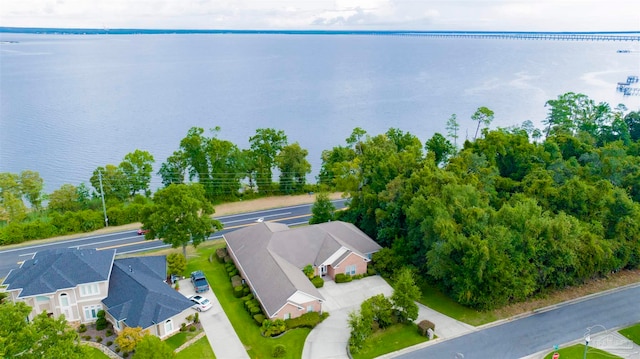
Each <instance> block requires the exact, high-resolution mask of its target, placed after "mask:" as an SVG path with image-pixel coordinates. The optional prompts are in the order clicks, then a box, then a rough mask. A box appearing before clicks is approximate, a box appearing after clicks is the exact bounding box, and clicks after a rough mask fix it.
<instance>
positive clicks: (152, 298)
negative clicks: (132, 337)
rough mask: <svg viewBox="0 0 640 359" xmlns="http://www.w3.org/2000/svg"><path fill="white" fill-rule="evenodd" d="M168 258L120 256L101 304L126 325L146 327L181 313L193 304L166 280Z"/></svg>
mask: <svg viewBox="0 0 640 359" xmlns="http://www.w3.org/2000/svg"><path fill="white" fill-rule="evenodd" d="M166 265H167V264H166V257H165V256H155V257H133V258H124V259H117V260H116V261H115V262H114V265H113V272H112V274H111V281H110V282H109V296H108V297H107V298H105V299H104V300H103V301H102V303H104V305H105V306H106V307H107V311H108V312H109V314H111V315H112V316H113V317H114V318H116V319H117V320H123V321H124V322H125V324H126V325H127V326H130V327H142V328H147V327H149V326H151V325H153V324H158V323H162V322H164V321H165V320H167V319H169V318H171V317H173V316H174V315H176V314H179V313H181V312H182V311H184V310H185V309H187V308H189V307H191V305H192V303H191V301H190V300H189V299H187V298H186V297H185V296H183V295H182V294H180V293H178V292H177V291H176V290H175V289H173V288H171V286H169V285H168V284H166V283H165V282H164V280H165V278H166Z"/></svg>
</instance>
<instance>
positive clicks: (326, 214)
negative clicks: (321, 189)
mask: <svg viewBox="0 0 640 359" xmlns="http://www.w3.org/2000/svg"><path fill="white" fill-rule="evenodd" d="M335 210H336V207H335V206H334V205H333V203H331V200H330V199H329V195H328V194H327V193H318V195H317V196H316V202H315V203H314V204H313V207H311V214H312V216H311V219H310V220H309V224H317V223H324V222H330V221H332V220H333V216H334V212H335Z"/></svg>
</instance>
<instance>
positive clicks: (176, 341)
mask: <svg viewBox="0 0 640 359" xmlns="http://www.w3.org/2000/svg"><path fill="white" fill-rule="evenodd" d="M201 331H202V330H196V331H195V332H190V331H185V332H178V333H176V334H174V335H172V336H170V337H169V338H167V339H165V343H167V344H169V346H170V347H171V349H173V350H176V349H178V348H179V347H180V346H181V345H182V344H184V343H186V342H187V341H188V340H190V339H191V338H193V337H195V336H196V335H198V334H200V332H201Z"/></svg>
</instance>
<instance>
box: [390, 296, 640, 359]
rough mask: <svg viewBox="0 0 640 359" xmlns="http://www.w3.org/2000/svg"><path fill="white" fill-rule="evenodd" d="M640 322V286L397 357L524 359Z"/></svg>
mask: <svg viewBox="0 0 640 359" xmlns="http://www.w3.org/2000/svg"><path fill="white" fill-rule="evenodd" d="M638 322H640V286H635V287H627V288H625V289H622V290H620V291H614V292H612V293H607V294H603V295H597V296H594V297H590V298H586V299H584V300H580V301H577V302H572V303H568V304H564V305H560V306H558V307H557V308H550V310H545V311H543V312H540V313H537V314H534V315H531V316H527V317H524V318H521V319H515V320H510V321H506V322H503V323H501V324H498V325H491V326H489V327H488V328H485V329H482V328H478V330H477V331H475V332H472V333H470V334H466V335H463V336H460V337H457V338H454V339H450V340H446V341H444V342H441V343H438V344H435V345H431V346H427V347H425V348H423V349H419V350H416V351H414V352H411V353H407V354H404V355H400V356H398V358H403V359H417V358H420V359H424V358H464V359H474V358H480V359H486V358H521V357H524V356H527V355H530V354H533V353H537V352H540V351H544V350H548V351H551V350H553V346H554V345H560V346H561V347H562V344H564V343H570V342H574V341H581V340H582V339H583V338H584V336H585V333H586V331H587V330H588V328H592V329H591V331H590V334H591V335H594V334H596V333H598V332H600V331H603V330H605V329H613V328H619V327H625V326H629V325H631V324H635V323H638Z"/></svg>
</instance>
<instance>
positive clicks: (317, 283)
mask: <svg viewBox="0 0 640 359" xmlns="http://www.w3.org/2000/svg"><path fill="white" fill-rule="evenodd" d="M311 283H313V286H314V287H316V288H322V287H323V286H324V279H322V277H320V276H315V277H313V278H312V279H311Z"/></svg>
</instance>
